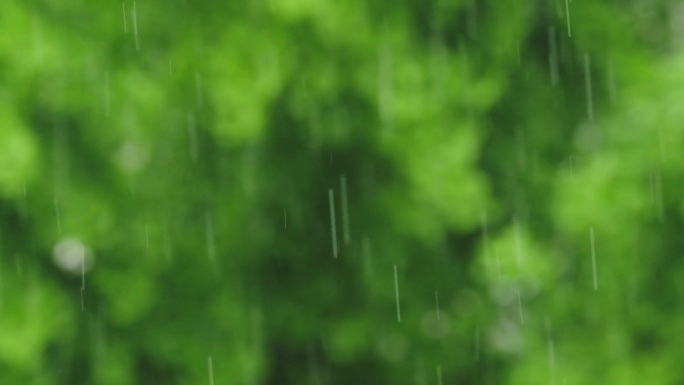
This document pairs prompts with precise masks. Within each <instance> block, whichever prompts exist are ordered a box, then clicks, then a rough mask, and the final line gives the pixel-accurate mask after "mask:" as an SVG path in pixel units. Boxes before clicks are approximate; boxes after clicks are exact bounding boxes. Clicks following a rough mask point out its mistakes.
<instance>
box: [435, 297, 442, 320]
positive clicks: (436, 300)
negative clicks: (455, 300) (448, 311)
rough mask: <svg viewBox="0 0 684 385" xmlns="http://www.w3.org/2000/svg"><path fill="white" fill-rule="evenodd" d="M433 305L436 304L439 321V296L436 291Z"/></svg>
mask: <svg viewBox="0 0 684 385" xmlns="http://www.w3.org/2000/svg"><path fill="white" fill-rule="evenodd" d="M435 303H436V304H437V319H441V317H440V314H439V295H438V294H437V291H435Z"/></svg>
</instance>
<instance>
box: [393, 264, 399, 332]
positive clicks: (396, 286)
mask: <svg viewBox="0 0 684 385" xmlns="http://www.w3.org/2000/svg"><path fill="white" fill-rule="evenodd" d="M394 295H395V297H396V299H397V322H401V309H400V307H399V277H398V275H397V265H394Z"/></svg>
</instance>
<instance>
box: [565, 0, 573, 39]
mask: <svg viewBox="0 0 684 385" xmlns="http://www.w3.org/2000/svg"><path fill="white" fill-rule="evenodd" d="M565 21H566V22H567V24H568V37H572V33H571V29H570V5H569V4H568V0H565Z"/></svg>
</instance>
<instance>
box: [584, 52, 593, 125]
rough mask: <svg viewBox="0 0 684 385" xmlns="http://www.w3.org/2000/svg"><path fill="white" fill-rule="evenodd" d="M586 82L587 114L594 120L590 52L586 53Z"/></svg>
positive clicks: (591, 120) (590, 119)
mask: <svg viewBox="0 0 684 385" xmlns="http://www.w3.org/2000/svg"><path fill="white" fill-rule="evenodd" d="M584 83H585V86H586V89H587V116H588V117H589V121H590V122H593V121H594V101H593V90H592V87H591V58H590V57H589V54H584Z"/></svg>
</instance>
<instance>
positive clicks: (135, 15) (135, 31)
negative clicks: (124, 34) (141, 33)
mask: <svg viewBox="0 0 684 385" xmlns="http://www.w3.org/2000/svg"><path fill="white" fill-rule="evenodd" d="M133 36H134V38H135V50H136V51H139V50H140V41H139V40H138V10H137V8H136V5H135V1H133Z"/></svg>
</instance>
